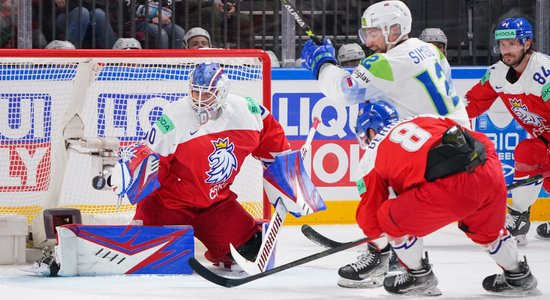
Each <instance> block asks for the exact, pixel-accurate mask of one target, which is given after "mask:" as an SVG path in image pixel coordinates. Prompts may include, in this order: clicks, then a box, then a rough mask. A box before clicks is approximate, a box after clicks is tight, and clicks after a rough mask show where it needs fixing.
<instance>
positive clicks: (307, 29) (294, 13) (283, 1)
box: [281, 0, 323, 45]
mask: <svg viewBox="0 0 550 300" xmlns="http://www.w3.org/2000/svg"><path fill="white" fill-rule="evenodd" d="M281 4H282V5H283V6H284V7H285V8H286V10H287V11H288V12H289V13H290V14H291V15H292V17H293V18H294V20H296V23H298V25H300V27H301V28H302V29H303V30H304V32H305V33H306V34H307V36H308V37H309V38H310V39H312V40H313V42H315V44H317V45H322V44H323V41H322V40H321V39H320V38H319V37H318V36H316V35H315V34H314V33H313V31H312V30H311V27H309V25H307V24H306V22H304V19H302V17H301V16H300V15H299V14H298V11H297V10H296V8H295V7H294V5H292V3H290V0H281Z"/></svg>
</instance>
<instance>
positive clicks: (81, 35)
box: [0, 0, 447, 67]
mask: <svg viewBox="0 0 550 300" xmlns="http://www.w3.org/2000/svg"><path fill="white" fill-rule="evenodd" d="M16 5H17V1H16V0H0V48H16V47H17V44H16V43H17V36H16V35H17V13H16V12H17V8H16ZM237 5H238V1H235V0H186V1H183V0H72V1H69V0H32V16H33V19H32V36H33V39H32V40H33V41H32V44H33V45H32V46H33V48H46V49H81V48H94V49H111V48H112V49H181V48H187V49H200V48H229V47H231V46H233V47H238V48H247V46H248V45H250V44H252V43H247V42H249V41H251V38H252V37H251V34H252V33H253V32H254V30H251V28H253V27H254V26H256V25H255V24H254V23H253V20H251V18H250V14H244V13H242V12H241V11H240V10H239V7H238V6H237ZM263 26H265V24H264V25H263ZM256 30H258V29H257V28H256ZM426 30H427V31H426ZM426 30H425V31H423V32H422V34H421V35H420V38H421V39H424V40H426V41H428V42H434V43H436V45H438V46H440V47H442V48H441V50H442V51H443V53H445V52H444V51H445V48H446V44H447V40H446V36H445V34H444V33H443V31H441V29H439V28H427V29H426ZM265 50H268V49H265ZM366 53H368V49H366V48H365V46H364V45H359V44H357V43H346V44H343V45H341V46H340V47H339V49H338V60H339V63H340V64H341V65H342V66H344V67H354V66H357V65H358V64H359V62H360V60H361V59H363V58H365V56H366ZM268 54H269V55H270V57H271V61H272V67H280V59H279V58H278V57H277V56H276V55H275V53H274V52H273V51H271V50H268ZM300 65H301V61H300V60H299V59H298V60H297V61H296V65H295V66H296V67H299V66H300Z"/></svg>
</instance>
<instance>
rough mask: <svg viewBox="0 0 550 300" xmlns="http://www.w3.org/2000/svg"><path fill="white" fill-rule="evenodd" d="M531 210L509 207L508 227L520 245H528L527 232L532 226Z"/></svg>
mask: <svg viewBox="0 0 550 300" xmlns="http://www.w3.org/2000/svg"><path fill="white" fill-rule="evenodd" d="M530 211H531V209H530V208H529V209H528V210H527V211H524V212H519V211H517V210H513V209H511V208H510V207H508V214H507V215H506V229H507V230H508V231H510V234H512V236H514V238H515V239H516V241H517V243H518V246H525V245H527V232H528V231H529V228H530V227H531V221H530V220H529V216H530Z"/></svg>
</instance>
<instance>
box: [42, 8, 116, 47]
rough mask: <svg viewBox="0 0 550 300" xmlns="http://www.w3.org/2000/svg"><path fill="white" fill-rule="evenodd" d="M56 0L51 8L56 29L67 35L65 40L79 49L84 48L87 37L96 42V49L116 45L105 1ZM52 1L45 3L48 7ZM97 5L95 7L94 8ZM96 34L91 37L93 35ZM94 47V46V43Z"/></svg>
mask: <svg viewBox="0 0 550 300" xmlns="http://www.w3.org/2000/svg"><path fill="white" fill-rule="evenodd" d="M81 1H82V2H81V3H82V6H80V5H79V4H80V1H69V0H55V1H54V3H55V7H50V9H53V10H54V11H55V14H56V18H55V27H56V29H57V30H59V31H61V32H64V33H65V39H66V40H68V41H70V42H71V43H72V44H73V45H75V46H76V47H77V48H83V46H84V41H85V40H84V39H85V37H91V38H92V40H94V41H95V47H96V48H104V49H110V48H112V47H113V44H114V43H115V33H114V31H113V28H112V26H111V23H110V22H109V20H108V19H107V17H106V15H105V10H104V9H105V5H106V3H105V0H81ZM51 2H52V1H44V6H46V7H48V5H51V4H52V3H51ZM94 5H95V7H94ZM94 8H95V9H94ZM92 33H93V34H94V35H93V36H91V34H92ZM92 46H94V44H93V43H92Z"/></svg>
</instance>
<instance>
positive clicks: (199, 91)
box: [115, 63, 290, 264]
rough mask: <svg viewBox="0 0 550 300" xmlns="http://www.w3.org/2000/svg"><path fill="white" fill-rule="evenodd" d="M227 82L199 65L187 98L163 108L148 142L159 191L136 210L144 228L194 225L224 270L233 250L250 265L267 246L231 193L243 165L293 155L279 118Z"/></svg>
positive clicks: (218, 71)
mask: <svg viewBox="0 0 550 300" xmlns="http://www.w3.org/2000/svg"><path fill="white" fill-rule="evenodd" d="M228 83H229V82H228V78H227V75H226V74H225V71H224V70H223V68H221V67H220V65H218V64H215V63H203V64H200V65H198V66H197V67H196V69H195V70H194V71H193V73H192V74H191V75H190V79H189V91H190V92H189V96H188V97H187V99H182V100H180V101H177V102H173V103H171V104H170V105H168V106H167V107H165V108H164V114H163V115H162V117H161V118H160V119H159V120H158V121H157V122H156V123H155V124H154V126H153V128H152V129H151V130H150V131H149V132H148V134H147V136H146V138H145V141H144V145H145V146H146V147H149V148H150V149H151V150H152V152H154V153H156V154H158V155H160V166H159V167H158V182H159V183H160V187H158V188H157V189H155V190H154V191H153V192H152V193H150V194H148V195H147V196H146V197H145V198H144V199H143V200H141V201H140V202H139V203H138V204H137V211H136V214H135V217H134V220H135V221H142V224H143V225H179V224H186V225H192V226H193V227H194V230H195V236H196V237H197V238H198V239H199V240H200V241H201V242H202V243H203V244H204V245H205V246H206V248H207V249H208V251H207V253H206V257H207V258H208V259H209V260H211V261H213V262H220V263H224V264H228V263H231V262H232V259H231V257H230V256H229V253H230V249H229V244H230V243H231V244H233V245H234V246H235V247H236V248H237V250H238V251H239V252H240V253H241V255H242V256H243V257H245V258H247V259H249V260H254V258H255V257H256V255H257V252H258V249H259V247H260V244H261V230H260V228H259V225H257V224H256V221H255V219H254V218H253V217H252V216H251V215H250V214H249V213H248V212H247V211H246V210H245V209H244V208H243V207H242V206H241V204H239V203H238V202H237V195H236V194H235V193H234V192H233V191H231V189H230V187H231V184H232V183H233V180H234V179H235V176H236V175H237V173H239V171H240V169H241V166H242V165H243V162H244V160H245V158H246V157H247V156H248V155H249V154H251V155H252V156H254V157H255V158H258V159H260V160H261V161H262V162H263V163H264V165H268V164H269V163H271V162H272V161H273V159H274V157H275V156H276V155H278V154H279V153H282V152H285V151H288V150H290V145H289V143H288V141H287V139H286V136H285V134H284V131H283V128H282V127H281V125H280V124H279V122H277V120H275V118H274V117H273V115H272V114H270V113H269V111H268V110H267V109H266V108H265V107H263V106H262V105H261V104H260V103H258V102H256V100H254V99H252V98H251V97H239V96H236V95H232V94H230V93H228ZM130 157H131V159H135V158H136V156H132V155H130ZM147 177H148V178H149V177H150V176H147ZM135 181H136V180H134V182H135ZM116 185H117V184H115V192H116V193H118V194H124V190H125V189H126V187H118V188H117V187H116ZM121 185H122V184H121Z"/></svg>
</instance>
